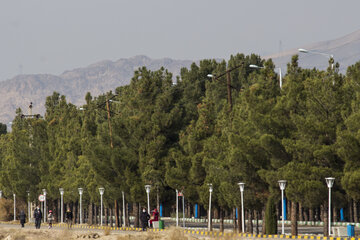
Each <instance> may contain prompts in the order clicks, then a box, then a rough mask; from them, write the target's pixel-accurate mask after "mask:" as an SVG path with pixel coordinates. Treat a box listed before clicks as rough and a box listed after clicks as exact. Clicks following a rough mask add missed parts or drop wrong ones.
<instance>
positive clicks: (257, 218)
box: [254, 211, 260, 234]
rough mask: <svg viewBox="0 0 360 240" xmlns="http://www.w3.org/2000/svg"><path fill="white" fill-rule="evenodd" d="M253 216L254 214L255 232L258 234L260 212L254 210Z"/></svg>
mask: <svg viewBox="0 0 360 240" xmlns="http://www.w3.org/2000/svg"><path fill="white" fill-rule="evenodd" d="M254 213H255V216H256V229H255V230H256V234H259V215H260V213H259V212H258V211H254Z"/></svg>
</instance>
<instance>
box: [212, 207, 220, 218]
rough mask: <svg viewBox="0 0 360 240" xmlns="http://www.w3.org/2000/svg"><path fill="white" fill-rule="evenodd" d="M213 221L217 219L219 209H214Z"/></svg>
mask: <svg viewBox="0 0 360 240" xmlns="http://www.w3.org/2000/svg"><path fill="white" fill-rule="evenodd" d="M213 216H214V219H219V209H218V208H215V209H214V215H213Z"/></svg>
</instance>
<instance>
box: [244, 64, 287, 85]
mask: <svg viewBox="0 0 360 240" xmlns="http://www.w3.org/2000/svg"><path fill="white" fill-rule="evenodd" d="M249 67H250V68H256V69H261V68H265V67H260V66H258V65H255V64H250V65H249ZM276 69H278V70H279V85H280V88H282V73H281V68H279V67H278V68H276Z"/></svg>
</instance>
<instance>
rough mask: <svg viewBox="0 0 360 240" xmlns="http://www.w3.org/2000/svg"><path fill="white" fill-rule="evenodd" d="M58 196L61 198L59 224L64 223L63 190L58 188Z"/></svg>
mask: <svg viewBox="0 0 360 240" xmlns="http://www.w3.org/2000/svg"><path fill="white" fill-rule="evenodd" d="M59 191H60V196H61V222H62V223H63V222H64V189H63V188H59Z"/></svg>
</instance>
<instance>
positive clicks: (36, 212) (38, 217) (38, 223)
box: [34, 206, 42, 229]
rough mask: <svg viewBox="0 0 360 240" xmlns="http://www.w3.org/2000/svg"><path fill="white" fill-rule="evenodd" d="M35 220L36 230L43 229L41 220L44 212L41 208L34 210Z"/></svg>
mask: <svg viewBox="0 0 360 240" xmlns="http://www.w3.org/2000/svg"><path fill="white" fill-rule="evenodd" d="M34 218H35V228H36V229H40V227H41V219H42V212H41V210H40V208H39V206H37V207H36V208H35V210H34Z"/></svg>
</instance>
